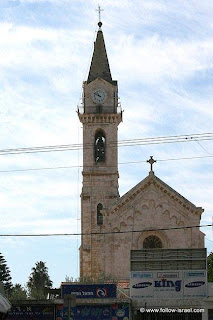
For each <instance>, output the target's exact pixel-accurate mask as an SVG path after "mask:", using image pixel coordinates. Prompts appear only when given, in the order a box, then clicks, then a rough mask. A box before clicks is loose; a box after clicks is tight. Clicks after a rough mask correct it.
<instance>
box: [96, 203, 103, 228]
mask: <svg viewBox="0 0 213 320" xmlns="http://www.w3.org/2000/svg"><path fill="white" fill-rule="evenodd" d="M102 209H103V205H102V204H101V203H99V204H98V205H97V225H99V226H100V225H102V224H103V214H102V213H101V210H102Z"/></svg>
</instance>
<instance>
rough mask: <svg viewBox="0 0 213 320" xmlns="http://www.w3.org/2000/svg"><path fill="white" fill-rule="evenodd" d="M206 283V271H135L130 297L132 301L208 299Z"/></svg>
mask: <svg viewBox="0 0 213 320" xmlns="http://www.w3.org/2000/svg"><path fill="white" fill-rule="evenodd" d="M206 283H207V279H206V271H180V270H178V271H172V272H162V271H152V272H146V271H144V272H136V271H133V272H131V282H130V295H131V298H132V299H139V298H169V299H170V298H176V299H177V298H178V299H184V298H199V297H206Z"/></svg>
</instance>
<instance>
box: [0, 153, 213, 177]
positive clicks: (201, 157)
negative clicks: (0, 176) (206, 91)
mask: <svg viewBox="0 0 213 320" xmlns="http://www.w3.org/2000/svg"><path fill="white" fill-rule="evenodd" d="M205 158H213V155H212V156H197V157H196V156H195V157H183V158H168V159H157V160H156V161H157V162H160V161H161V162H164V161H180V160H195V159H205ZM146 162H147V161H146V160H138V161H126V162H118V164H119V165H124V164H138V163H146ZM73 168H83V166H79V165H73V166H58V167H41V168H29V169H14V170H0V173H7V172H25V171H43V170H60V169H73ZM84 168H87V166H84ZM108 168H115V167H113V166H108Z"/></svg>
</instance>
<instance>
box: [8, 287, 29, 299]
mask: <svg viewBox="0 0 213 320" xmlns="http://www.w3.org/2000/svg"><path fill="white" fill-rule="evenodd" d="M26 299H27V290H26V289H24V288H23V287H22V286H21V284H19V283H16V284H15V285H14V286H13V288H12V290H11V294H10V300H26Z"/></svg>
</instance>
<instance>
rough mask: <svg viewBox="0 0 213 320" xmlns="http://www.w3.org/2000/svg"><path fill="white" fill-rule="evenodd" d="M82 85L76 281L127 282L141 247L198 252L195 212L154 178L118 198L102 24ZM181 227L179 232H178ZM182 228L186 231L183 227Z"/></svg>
mask: <svg viewBox="0 0 213 320" xmlns="http://www.w3.org/2000/svg"><path fill="white" fill-rule="evenodd" d="M98 25H99V30H98V32H97V38H96V41H95V43H94V52H93V57H92V61H91V65H90V70H89V75H88V78H87V81H85V82H84V83H83V112H80V111H79V112H78V116H79V120H80V122H81V123H82V125H83V172H82V175H83V187H82V193H81V233H82V237H81V247H80V276H81V277H85V276H90V277H92V278H94V279H95V278H97V277H98V276H99V275H100V274H103V275H105V276H106V277H108V278H111V279H115V280H120V281H128V280H129V278H130V252H131V250H140V249H144V248H165V249H181V248H204V234H203V233H202V232H201V231H200V230H199V228H190V227H191V226H198V225H199V224H200V219H201V215H202V212H203V209H202V208H201V207H196V206H195V205H194V204H193V203H191V202H190V201H188V200H187V199H185V198H184V197H183V196H182V195H181V194H179V193H178V192H177V191H175V190H174V189H172V188H171V187H170V186H169V185H167V184H166V183H165V182H163V181H162V180H161V179H160V178H159V177H157V176H156V175H155V174H154V171H153V168H152V165H153V161H154V160H153V158H152V157H151V158H150V160H149V163H150V164H151V170H150V172H149V175H148V176H147V177H145V178H144V179H143V180H142V181H141V182H139V183H138V184H137V185H136V186H134V187H133V188H132V189H131V190H129V191H128V192H127V193H126V194H124V195H123V196H120V195H119V187H118V178H119V172H118V146H117V142H118V138H117V133H118V126H119V124H120V122H121V121H122V120H123V119H122V111H120V109H119V108H118V85H117V81H116V80H113V78H112V76H111V72H110V65H109V61H108V58H107V51H106V47H105V42H104V37H103V32H102V28H101V27H102V23H101V22H99V24H98ZM184 227H185V228H184ZM187 227H188V228H187Z"/></svg>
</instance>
